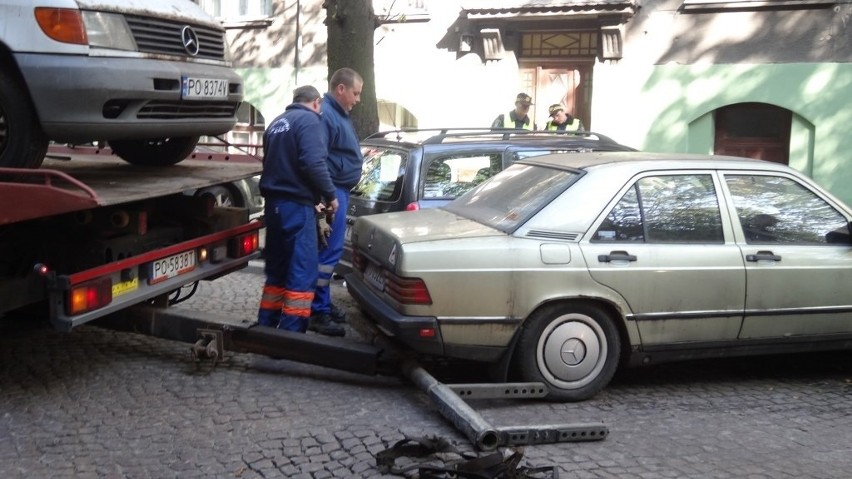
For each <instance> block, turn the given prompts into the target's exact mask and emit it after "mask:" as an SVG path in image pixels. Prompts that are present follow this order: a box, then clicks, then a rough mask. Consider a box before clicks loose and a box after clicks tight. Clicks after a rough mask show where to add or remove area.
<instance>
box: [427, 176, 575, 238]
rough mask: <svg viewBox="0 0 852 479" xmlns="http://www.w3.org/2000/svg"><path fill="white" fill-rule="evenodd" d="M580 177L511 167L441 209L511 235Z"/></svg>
mask: <svg viewBox="0 0 852 479" xmlns="http://www.w3.org/2000/svg"><path fill="white" fill-rule="evenodd" d="M579 176H580V173H577V172H573V171H568V170H560V169H555V168H547V167H544V166H537V165H524V164H516V165H512V166H510V167H509V168H507V169H506V170H504V171H503V172H502V173H501V174H499V175H497V176H495V177H494V178H492V179H490V180H489V181H486V182H485V183H483V184H481V185H479V186H477V187H476V188H474V189H473V190H471V191H468V192H467V193H465V194H464V195H462V196H460V197H459V198H456V200H455V201H452V202H450V203H448V204H447V205H445V206H444V209H445V210H447V211H450V212H452V213H455V214H457V215H459V216H462V217H465V218H468V219H471V220H473V221H476V222H478V223H482V224H484V225H487V226H490V227H492V228H495V229H497V230H500V231H503V232H504V233H509V234H511V233H512V232H514V231H515V230H516V229H518V228H519V227H520V226H521V225H523V224H524V223H526V222H527V221H528V220H529V219H530V218H532V216H533V215H535V214H536V213H537V212H538V211H539V210H541V209H542V208H544V207H545V206H546V205H548V204H549V203H550V202H551V201H553V199H554V198H556V197H557V196H559V195H560V194H562V192H563V191H565V190H566V189H568V187H569V186H571V184H572V183H574V181H576V180H577V178H578V177H579Z"/></svg>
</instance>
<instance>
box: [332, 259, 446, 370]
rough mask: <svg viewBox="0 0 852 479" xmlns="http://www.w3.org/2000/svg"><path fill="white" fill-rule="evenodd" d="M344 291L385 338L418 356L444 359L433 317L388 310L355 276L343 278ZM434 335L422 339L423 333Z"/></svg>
mask: <svg viewBox="0 0 852 479" xmlns="http://www.w3.org/2000/svg"><path fill="white" fill-rule="evenodd" d="M345 279H346V289H347V290H349V294H351V295H352V297H353V298H355V300H356V301H357V302H358V304H359V305H360V306H361V308H362V309H363V310H364V311H366V313H367V314H368V315H369V316H370V317H371V318H372V319H373V321H375V323H376V326H378V327H379V328H380V329H381V330H382V331H383V332H384V333H385V334H387V335H389V336H392V337H394V338H395V339H396V340H398V341H400V342H402V343H403V344H405V345H406V346H408V347H410V348H411V349H413V350H414V351H415V352H417V353H421V354H433V355H439V356H443V355H444V341H443V339H442V338H441V330H440V329H439V328H438V320H437V318H435V317H432V316H406V315H403V314H400V313H399V312H398V311H396V310H394V309H393V308H391V307H390V306H389V305H388V304H387V303H385V302H384V301H383V300H382V299H381V298H380V297H379V296H378V295H377V294H376V293H375V292H374V291H373V290H372V289H371V288H370V287H369V286H367V284H366V283H365V282H364V281H363V280H362V279H361V278H360V277H358V275H357V274H355V273H349V274H347V275H346V276H345ZM427 329H431V330H432V331H434V335H433V336H431V337H422V336H421V335H420V332H421V331H422V330H427Z"/></svg>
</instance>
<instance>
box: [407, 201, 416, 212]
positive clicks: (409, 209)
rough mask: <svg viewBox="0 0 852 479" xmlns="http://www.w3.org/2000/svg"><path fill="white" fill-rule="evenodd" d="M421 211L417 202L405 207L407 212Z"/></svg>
mask: <svg viewBox="0 0 852 479" xmlns="http://www.w3.org/2000/svg"><path fill="white" fill-rule="evenodd" d="M419 209H420V205H419V204H418V203H417V202H414V203H409V204H407V205H405V211H417V210H419Z"/></svg>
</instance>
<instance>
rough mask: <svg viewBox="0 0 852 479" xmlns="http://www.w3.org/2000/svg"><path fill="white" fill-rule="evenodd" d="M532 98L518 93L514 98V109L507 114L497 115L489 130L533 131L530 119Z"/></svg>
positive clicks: (533, 125) (533, 124) (533, 127)
mask: <svg viewBox="0 0 852 479" xmlns="http://www.w3.org/2000/svg"><path fill="white" fill-rule="evenodd" d="M532 104H533V102H532V97H531V96H529V95H527V94H526V93H518V96H517V97H515V109H514V110H512V111H510V112H509V113H505V114H503V115H498V116H497V118H495V119H494V121H493V122H492V123H491V128H517V129H524V130H535V123H533V121H532V120H531V119H530V116H529V112H530V105H532Z"/></svg>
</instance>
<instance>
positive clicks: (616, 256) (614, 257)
mask: <svg viewBox="0 0 852 479" xmlns="http://www.w3.org/2000/svg"><path fill="white" fill-rule="evenodd" d="M598 261H600V262H601V263H611V262H613V261H636V256H633V255H632V254H627V251H610V252H609V254H600V255H598Z"/></svg>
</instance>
